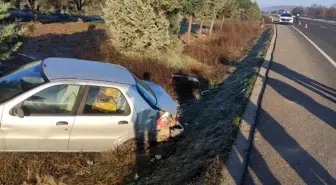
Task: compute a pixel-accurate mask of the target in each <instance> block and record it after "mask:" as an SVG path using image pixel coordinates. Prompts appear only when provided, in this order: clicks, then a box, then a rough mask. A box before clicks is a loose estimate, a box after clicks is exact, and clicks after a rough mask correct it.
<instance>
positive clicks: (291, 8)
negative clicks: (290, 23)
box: [261, 5, 297, 12]
mask: <svg viewBox="0 0 336 185" xmlns="http://www.w3.org/2000/svg"><path fill="white" fill-rule="evenodd" d="M295 7H297V6H293V5H281V6H270V7H264V8H261V11H263V12H272V11H276V10H281V9H283V10H287V11H291V10H293V9H294V8H295Z"/></svg>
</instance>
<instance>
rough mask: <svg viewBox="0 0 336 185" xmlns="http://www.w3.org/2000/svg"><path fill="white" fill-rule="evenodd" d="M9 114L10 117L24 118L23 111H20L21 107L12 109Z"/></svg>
mask: <svg viewBox="0 0 336 185" xmlns="http://www.w3.org/2000/svg"><path fill="white" fill-rule="evenodd" d="M9 114H10V115H12V116H17V117H19V118H23V117H24V111H23V109H22V107H21V106H16V107H13V108H12V109H11V110H10V112H9Z"/></svg>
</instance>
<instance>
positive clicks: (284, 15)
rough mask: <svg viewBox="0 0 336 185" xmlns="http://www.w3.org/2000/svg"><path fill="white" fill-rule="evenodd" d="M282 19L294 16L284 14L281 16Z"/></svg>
mask: <svg viewBox="0 0 336 185" xmlns="http://www.w3.org/2000/svg"><path fill="white" fill-rule="evenodd" d="M281 17H292V14H287V13H284V14H281Z"/></svg>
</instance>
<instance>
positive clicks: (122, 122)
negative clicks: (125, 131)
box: [118, 121, 128, 125]
mask: <svg viewBox="0 0 336 185" xmlns="http://www.w3.org/2000/svg"><path fill="white" fill-rule="evenodd" d="M127 124H128V121H119V122H118V125H127Z"/></svg>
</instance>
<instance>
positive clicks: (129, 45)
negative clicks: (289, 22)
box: [103, 0, 261, 54]
mask: <svg viewBox="0 0 336 185" xmlns="http://www.w3.org/2000/svg"><path fill="white" fill-rule="evenodd" d="M103 13H104V19H105V21H106V24H107V25H108V26H109V28H110V30H111V32H112V35H113V36H114V38H113V43H114V44H115V45H116V46H117V47H118V48H119V49H120V50H123V51H126V52H128V51H134V52H137V53H150V54H153V53H162V52H163V53H165V52H167V50H170V49H172V48H179V47H176V43H178V41H176V38H177V37H176V36H175V35H177V34H178V33H179V32H180V27H181V26H180V22H181V20H182V19H184V18H186V19H187V20H188V21H187V22H188V31H187V34H186V42H187V43H189V42H190V40H191V31H192V24H193V21H194V20H195V19H197V20H199V21H200V27H199V29H200V31H199V33H202V28H203V21H204V20H210V21H211V24H210V26H209V34H208V35H209V36H210V37H211V36H212V32H213V28H214V23H215V21H216V20H217V19H220V20H221V25H220V28H219V29H221V27H222V26H223V22H224V20H225V19H243V20H256V19H259V18H260V17H261V13H260V9H259V6H258V4H257V2H251V1H250V0H107V1H106V3H105V5H104V6H103Z"/></svg>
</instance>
